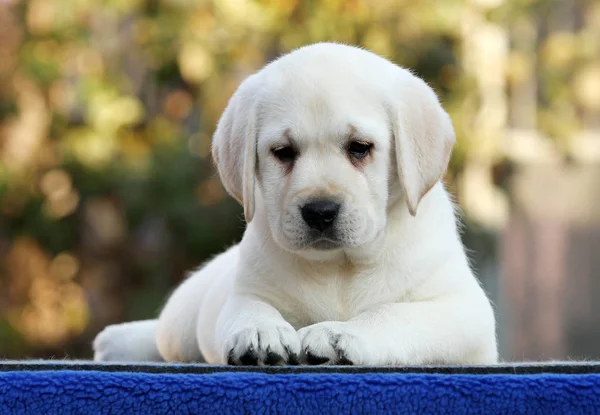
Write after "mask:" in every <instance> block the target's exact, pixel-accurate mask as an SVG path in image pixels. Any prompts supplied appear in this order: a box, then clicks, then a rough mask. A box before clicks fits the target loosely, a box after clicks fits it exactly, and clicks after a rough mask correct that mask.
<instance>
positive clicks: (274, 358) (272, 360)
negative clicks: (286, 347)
mask: <svg viewBox="0 0 600 415" xmlns="http://www.w3.org/2000/svg"><path fill="white" fill-rule="evenodd" d="M284 363H285V362H284V360H283V357H281V356H280V355H279V354H277V353H275V352H269V353H267V358H266V359H265V365H267V366H279V365H283V364H284Z"/></svg>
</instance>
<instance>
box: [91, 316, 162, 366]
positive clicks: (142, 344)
mask: <svg viewBox="0 0 600 415" xmlns="http://www.w3.org/2000/svg"><path fill="white" fill-rule="evenodd" d="M157 323H158V322H157V320H144V321H134V322H131V323H124V324H115V325H112V326H108V327H106V328H105V329H104V330H102V331H101V332H100V333H99V334H98V335H97V336H96V338H95V339H94V343H93V349H94V360H95V361H97V362H161V361H162V360H163V359H162V357H161V355H160V353H159V352H158V348H157V347H156V340H155V337H156V326H157Z"/></svg>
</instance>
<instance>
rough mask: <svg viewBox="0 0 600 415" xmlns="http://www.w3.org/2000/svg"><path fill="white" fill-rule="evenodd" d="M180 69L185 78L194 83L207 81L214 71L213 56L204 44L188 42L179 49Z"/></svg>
mask: <svg viewBox="0 0 600 415" xmlns="http://www.w3.org/2000/svg"><path fill="white" fill-rule="evenodd" d="M178 63H179V69H180V71H181V75H182V76H183V78H184V79H185V80H186V81H188V82H192V83H201V82H203V81H205V80H206V79H207V78H208V77H209V76H210V75H211V74H212V72H213V69H214V62H213V57H212V55H211V54H210V52H208V51H207V50H206V49H205V48H204V47H202V45H199V44H196V43H186V44H184V45H183V47H182V48H181V50H180V51H179V56H178Z"/></svg>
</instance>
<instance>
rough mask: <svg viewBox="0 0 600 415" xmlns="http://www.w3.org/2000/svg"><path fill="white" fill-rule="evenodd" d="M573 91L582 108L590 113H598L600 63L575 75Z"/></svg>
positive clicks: (599, 109) (599, 104)
mask: <svg viewBox="0 0 600 415" xmlns="http://www.w3.org/2000/svg"><path fill="white" fill-rule="evenodd" d="M573 90H574V93H575V97H576V98H577V100H578V101H579V102H580V103H581V105H583V107H585V108H586V109H587V110H590V111H600V63H596V64H594V65H589V66H587V67H585V68H583V69H582V70H581V71H579V72H578V73H577V74H576V75H575V80H574V82H573Z"/></svg>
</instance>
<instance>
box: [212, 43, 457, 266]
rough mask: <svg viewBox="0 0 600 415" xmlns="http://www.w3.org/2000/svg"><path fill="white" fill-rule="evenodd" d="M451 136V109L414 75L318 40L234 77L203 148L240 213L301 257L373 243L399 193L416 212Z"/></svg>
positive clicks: (435, 177) (439, 172)
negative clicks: (260, 219)
mask: <svg viewBox="0 0 600 415" xmlns="http://www.w3.org/2000/svg"><path fill="white" fill-rule="evenodd" d="M453 144H454V130H453V128H452V123H451V121H450V118H449V117H448V115H447V114H446V113H445V112H444V110H443V109H442V107H441V105H440V103H439V101H438V99H437V96H436V95H435V93H434V92H433V90H432V89H431V88H429V86H427V84H426V83H425V82H423V81H422V80H420V79H418V78H417V77H415V76H414V75H412V74H411V73H410V72H409V71H407V70H405V69H403V68H400V67H398V66H396V65H394V64H393V63H391V62H390V61H388V60H386V59H383V58H381V57H379V56H377V55H374V54H372V53H370V52H367V51H365V50H361V49H358V48H354V47H350V46H344V45H337V44H328V43H324V44H316V45H311V46H307V47H304V48H301V49H298V50H296V51H294V52H292V53H290V54H288V55H285V56H283V57H282V58H280V59H278V60H276V61H274V62H272V63H270V64H269V65H267V66H266V67H265V68H263V69H262V70H261V71H260V72H258V73H257V74H255V75H252V76H250V77H249V78H247V79H246V80H245V81H244V82H243V83H242V84H241V85H240V87H239V88H238V90H237V91H236V93H235V94H234V95H233V97H232V98H231V99H230V101H229V104H228V105H227V108H226V109H225V111H224V113H223V116H222V117H221V120H220V121H219V125H218V126H217V130H216V131H215V135H214V139H213V157H214V159H215V161H216V163H217V167H218V169H219V174H220V176H221V179H222V181H223V184H224V186H225V188H226V189H227V191H228V192H229V193H230V194H231V195H232V196H234V197H235V198H236V199H237V200H238V201H240V202H241V203H242V204H243V205H244V214H245V216H246V220H247V221H248V222H250V221H251V220H252V218H253V216H254V213H255V210H256V212H257V213H258V214H260V215H261V216H264V217H265V219H266V221H267V223H268V227H269V228H270V233H271V234H272V236H273V238H274V240H275V241H276V242H277V243H278V244H279V245H280V246H282V247H284V248H285V249H287V250H291V251H294V252H298V253H301V254H306V253H308V254H310V255H312V253H314V252H318V253H324V252H325V253H329V252H332V251H333V252H335V251H338V250H343V249H352V248H354V249H356V248H361V247H363V246H365V245H367V244H369V243H371V242H372V241H374V240H375V239H376V238H377V236H378V235H380V234H381V233H382V231H383V229H384V228H385V225H386V220H387V210H388V205H389V201H390V199H391V198H392V197H394V198H396V196H398V193H399V194H400V195H399V197H401V198H402V199H403V200H404V201H405V202H406V203H405V204H404V205H403V206H405V207H407V208H408V211H409V212H410V214H411V215H413V216H414V215H416V212H417V206H418V204H419V201H420V200H421V198H422V197H423V196H424V195H425V194H426V193H427V192H428V191H429V189H431V187H432V186H433V185H434V184H435V183H436V182H437V181H438V180H439V179H440V178H441V177H442V175H443V173H444V171H445V169H446V166H447V165H448V160H449V158H450V153H451V149H452V146H453ZM397 184H399V186H396V185H397ZM257 188H258V189H260V195H259V196H258V197H255V192H256V189H257ZM393 189H394V190H393ZM396 189H400V191H397V190H396ZM396 205H397V204H395V206H396ZM257 206H258V207H257ZM255 208H256V209H255ZM312 257H313V258H314V256H312ZM319 257H320V256H319Z"/></svg>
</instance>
